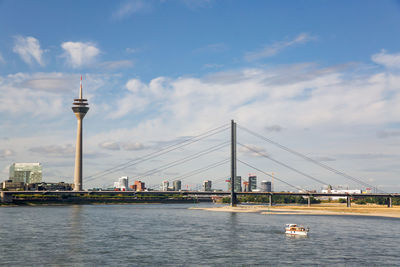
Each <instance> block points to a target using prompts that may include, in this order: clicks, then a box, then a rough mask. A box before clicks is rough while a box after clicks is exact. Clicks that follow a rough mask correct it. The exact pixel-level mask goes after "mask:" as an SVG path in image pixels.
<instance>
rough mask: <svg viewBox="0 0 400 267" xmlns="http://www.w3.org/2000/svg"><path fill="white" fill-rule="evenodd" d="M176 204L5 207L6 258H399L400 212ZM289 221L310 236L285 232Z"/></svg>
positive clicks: (336, 261) (353, 261) (174, 261)
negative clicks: (273, 211) (264, 211)
mask: <svg viewBox="0 0 400 267" xmlns="http://www.w3.org/2000/svg"><path fill="white" fill-rule="evenodd" d="M193 206H210V204H199V205H193V204H177V205H173V204H170V205H165V204H164V205H162V204H150V205H142V204H137V205H76V206H37V207H3V208H0V241H1V243H0V255H1V257H0V265H6V266H27V265H28V266H49V265H50V266H101V265H112V266H117V265H119V266H128V265H130V266H157V265H162V266H217V265H219V266H229V265H232V266H250V265H251V266H254V265H259V266H265V265H281V266H284V265H288V264H292V265H296V266H298V265H336V266H337V265H339V266H344V265H346V266H360V265H367V266H376V265H388V266H389V265H392V266H393V265H398V264H400V255H399V252H400V250H399V248H398V240H399V238H400V233H399V231H397V230H396V229H398V224H399V222H400V220H399V219H392V218H378V217H365V216H313V215H261V214H258V213H230V212H209V211H202V210H188V208H189V207H193ZM286 223H301V224H304V225H306V226H309V227H310V229H311V230H310V235H309V237H308V238H291V237H287V236H285V234H283V227H284V225H285V224H286Z"/></svg>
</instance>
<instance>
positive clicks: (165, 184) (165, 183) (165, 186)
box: [161, 181, 169, 191]
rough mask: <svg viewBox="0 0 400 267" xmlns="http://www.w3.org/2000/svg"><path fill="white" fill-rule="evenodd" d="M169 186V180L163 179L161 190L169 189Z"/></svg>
mask: <svg viewBox="0 0 400 267" xmlns="http://www.w3.org/2000/svg"><path fill="white" fill-rule="evenodd" d="M168 187H169V182H168V181H163V182H162V184H161V190H162V191H168Z"/></svg>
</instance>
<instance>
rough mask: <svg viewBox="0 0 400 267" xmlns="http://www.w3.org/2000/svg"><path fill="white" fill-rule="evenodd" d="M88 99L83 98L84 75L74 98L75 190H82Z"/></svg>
mask: <svg viewBox="0 0 400 267" xmlns="http://www.w3.org/2000/svg"><path fill="white" fill-rule="evenodd" d="M88 105H89V104H88V103H87V99H84V98H82V76H81V87H80V90H79V98H76V99H74V103H73V106H72V111H73V112H74V113H75V116H76V118H77V121H78V124H77V131H76V151H75V172H74V191H82V188H83V184H82V145H83V140H82V126H83V118H84V117H85V115H86V113H87V112H88V111H89V107H88Z"/></svg>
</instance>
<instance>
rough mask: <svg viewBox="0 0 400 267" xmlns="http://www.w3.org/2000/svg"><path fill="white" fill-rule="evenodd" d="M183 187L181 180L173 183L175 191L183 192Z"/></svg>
mask: <svg viewBox="0 0 400 267" xmlns="http://www.w3.org/2000/svg"><path fill="white" fill-rule="evenodd" d="M181 187H182V182H181V180H175V181H174V182H173V189H172V190H173V191H179V190H181Z"/></svg>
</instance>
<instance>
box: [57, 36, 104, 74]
mask: <svg viewBox="0 0 400 267" xmlns="http://www.w3.org/2000/svg"><path fill="white" fill-rule="evenodd" d="M61 47H62V49H64V54H63V56H64V57H65V58H66V59H67V62H68V64H69V65H71V66H72V67H73V68H79V67H82V66H87V65H90V64H91V63H93V62H94V61H95V59H96V57H97V56H98V55H99V54H100V49H98V48H97V47H96V46H95V45H94V44H93V43H82V42H64V43H62V44H61Z"/></svg>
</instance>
